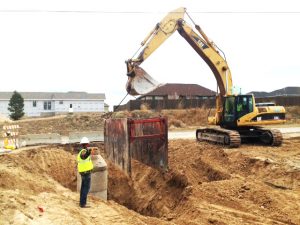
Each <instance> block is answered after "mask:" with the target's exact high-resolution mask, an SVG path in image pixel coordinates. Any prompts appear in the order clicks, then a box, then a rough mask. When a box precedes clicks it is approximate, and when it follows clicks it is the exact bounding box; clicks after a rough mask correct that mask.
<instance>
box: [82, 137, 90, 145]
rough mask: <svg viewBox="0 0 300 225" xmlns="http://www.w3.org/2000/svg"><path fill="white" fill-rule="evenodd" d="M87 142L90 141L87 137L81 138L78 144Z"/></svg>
mask: <svg viewBox="0 0 300 225" xmlns="http://www.w3.org/2000/svg"><path fill="white" fill-rule="evenodd" d="M89 143H90V141H89V139H88V138H87V137H83V138H81V141H80V144H89Z"/></svg>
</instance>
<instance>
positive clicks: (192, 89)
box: [141, 83, 216, 97]
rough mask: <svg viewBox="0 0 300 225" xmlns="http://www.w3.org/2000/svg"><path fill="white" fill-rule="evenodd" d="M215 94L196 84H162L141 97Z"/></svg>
mask: <svg viewBox="0 0 300 225" xmlns="http://www.w3.org/2000/svg"><path fill="white" fill-rule="evenodd" d="M215 94H216V92H214V91H212V90H210V89H208V88H205V87H202V86H200V85H198V84H171V83H167V84H164V85H162V86H160V87H158V88H156V89H154V90H153V91H151V92H149V93H147V94H145V95H143V96H166V95H178V96H211V95H215ZM143 96H141V97H143Z"/></svg>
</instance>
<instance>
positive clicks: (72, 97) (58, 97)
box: [0, 91, 105, 100]
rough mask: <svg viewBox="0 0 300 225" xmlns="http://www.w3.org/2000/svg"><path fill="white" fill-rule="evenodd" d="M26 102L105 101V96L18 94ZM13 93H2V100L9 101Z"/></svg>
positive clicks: (53, 93) (63, 93)
mask: <svg viewBox="0 0 300 225" xmlns="http://www.w3.org/2000/svg"><path fill="white" fill-rule="evenodd" d="M18 93H20V94H21V95H22V97H23V98H24V100H104V99H105V94H103V93H93V94H89V93H86V92H76V91H69V92H18ZM12 94H13V92H0V99H1V100H9V99H10V98H11V96H12Z"/></svg>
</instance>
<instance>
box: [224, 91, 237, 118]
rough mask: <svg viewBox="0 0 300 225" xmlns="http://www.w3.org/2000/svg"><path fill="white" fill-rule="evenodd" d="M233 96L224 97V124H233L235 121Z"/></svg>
mask: <svg viewBox="0 0 300 225" xmlns="http://www.w3.org/2000/svg"><path fill="white" fill-rule="evenodd" d="M234 104H235V96H230V97H226V99H225V113H224V120H225V122H226V123H230V122H234V120H235V107H234Z"/></svg>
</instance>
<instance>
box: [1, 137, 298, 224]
mask: <svg viewBox="0 0 300 225" xmlns="http://www.w3.org/2000/svg"><path fill="white" fill-rule="evenodd" d="M97 146H98V147H99V148H100V150H101V152H102V155H103V156H104V157H105V154H104V148H103V144H98V145H97ZM68 148H69V147H68ZM65 149H66V147H60V146H57V147H55V146H53V147H42V148H40V147H35V148H31V149H25V150H16V151H14V152H13V153H11V154H6V155H0V218H1V221H0V224H1V225H2V224H182V225H183V224H201V225H202V224H233V225H235V224H239V225H241V224H300V215H299V212H300V204H299V202H300V139H299V138H296V139H290V140H286V141H285V142H284V144H283V145H282V146H281V147H276V148H272V147H262V146H252V145H242V147H241V148H239V149H226V148H223V147H222V146H214V145H210V144H207V143H197V142H196V141H194V140H174V141H169V170H168V171H167V172H164V173H163V172H160V171H158V170H155V169H153V168H151V167H148V166H146V165H143V164H141V163H139V162H138V161H133V165H132V172H133V173H132V178H129V177H127V176H126V175H124V173H123V172H122V171H120V170H119V169H117V168H116V167H115V166H114V165H113V164H111V163H108V170H109V171H108V172H109V173H108V174H109V177H108V197H109V201H108V202H104V201H101V200H97V199H95V198H91V197H89V202H90V204H91V206H92V207H91V208H89V209H85V210H84V211H83V210H80V208H79V207H78V198H79V195H78V193H76V192H73V191H72V189H73V190H74V187H75V181H76V174H75V171H76V162H75V154H74V153H75V152H74V153H73V152H71V151H70V152H67V151H65ZM116 202H118V203H119V204H117V203H116ZM120 204H121V205H120ZM122 205H123V206H122ZM124 206H126V207H127V208H128V209H131V210H128V209H127V208H125V207H124ZM132 210H134V211H136V212H137V213H136V212H134V211H132ZM140 214H142V215H140ZM2 218H3V219H2Z"/></svg>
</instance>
